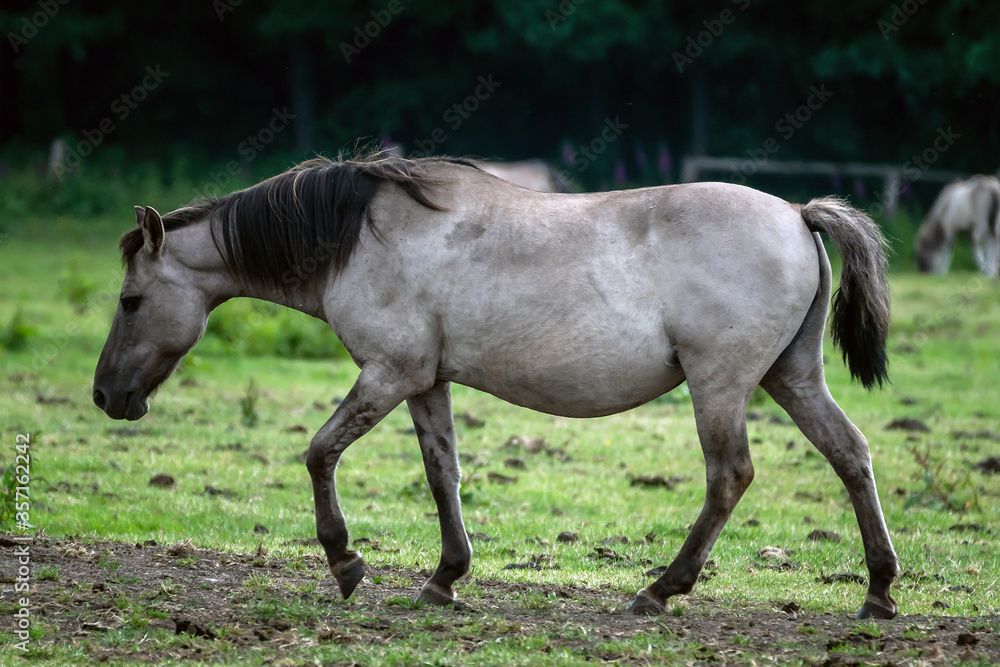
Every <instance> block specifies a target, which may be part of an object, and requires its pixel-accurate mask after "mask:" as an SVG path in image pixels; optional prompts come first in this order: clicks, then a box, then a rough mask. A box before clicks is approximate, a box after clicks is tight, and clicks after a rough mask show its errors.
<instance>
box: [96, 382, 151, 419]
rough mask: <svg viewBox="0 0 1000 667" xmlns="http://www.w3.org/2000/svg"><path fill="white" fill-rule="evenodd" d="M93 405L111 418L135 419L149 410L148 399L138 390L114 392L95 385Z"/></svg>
mask: <svg viewBox="0 0 1000 667" xmlns="http://www.w3.org/2000/svg"><path fill="white" fill-rule="evenodd" d="M94 405H96V406H97V407H99V408H100V409H101V410H104V412H105V414H107V415H108V416H109V417H111V418H112V419H127V420H129V421H135V420H136V419H139V418H141V417H142V416H143V415H145V414H146V413H147V412H149V401H148V400H146V396H145V395H143V394H141V393H140V392H138V391H128V392H114V391H110V390H108V389H106V388H102V387H98V386H95V387H94Z"/></svg>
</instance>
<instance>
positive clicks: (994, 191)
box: [916, 176, 1000, 277]
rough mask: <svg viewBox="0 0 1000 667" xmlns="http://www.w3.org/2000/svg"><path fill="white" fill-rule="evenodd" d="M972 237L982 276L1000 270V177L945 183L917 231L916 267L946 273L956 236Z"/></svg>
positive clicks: (993, 274)
mask: <svg viewBox="0 0 1000 667" xmlns="http://www.w3.org/2000/svg"><path fill="white" fill-rule="evenodd" d="M964 232H968V233H969V235H970V236H971V237H972V248H973V254H974V255H975V257H976V264H978V265H979V270H980V271H982V272H983V274H984V275H986V276H989V277H995V276H996V275H997V272H998V270H1000V180H998V179H997V177H996V176H973V177H972V178H969V179H966V180H964V181H955V182H953V183H950V184H948V185H947V186H945V188H944V189H943V190H941V194H939V195H938V198H937V199H936V200H935V201H934V205H933V206H932V207H931V210H930V212H929V213H928V214H927V218H926V220H924V224H923V225H921V226H920V231H919V232H918V233H917V241H916V249H917V268H918V269H919V270H920V271H922V272H926V273H930V272H933V273H939V274H942V275H943V274H945V273H948V267H949V266H951V255H952V248H953V246H954V243H955V237H956V236H958V235H959V234H960V233H964Z"/></svg>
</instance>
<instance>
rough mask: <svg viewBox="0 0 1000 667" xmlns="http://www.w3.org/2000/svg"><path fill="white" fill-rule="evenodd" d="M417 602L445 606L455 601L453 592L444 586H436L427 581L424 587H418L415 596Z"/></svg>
mask: <svg viewBox="0 0 1000 667" xmlns="http://www.w3.org/2000/svg"><path fill="white" fill-rule="evenodd" d="M417 602H418V603H419V604H429V605H434V606H435V607H447V606H448V605H450V604H454V602H455V594H454V593H453V592H452V591H451V590H449V589H446V588H443V587H441V586H438V585H437V584H432V583H431V582H429V581H428V582H427V583H426V584H424V587H423V588H421V589H420V595H419V596H417Z"/></svg>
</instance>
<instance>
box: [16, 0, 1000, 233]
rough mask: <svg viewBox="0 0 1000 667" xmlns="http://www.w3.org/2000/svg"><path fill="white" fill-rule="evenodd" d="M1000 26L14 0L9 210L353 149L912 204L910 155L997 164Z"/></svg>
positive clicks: (909, 17) (170, 196) (905, 12)
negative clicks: (756, 174)
mask: <svg viewBox="0 0 1000 667" xmlns="http://www.w3.org/2000/svg"><path fill="white" fill-rule="evenodd" d="M998 26H1000V3H996V2H988V1H986V0H982V1H976V0H945V1H942V2H926V0H902V1H898V2H890V1H889V0H854V1H852V2H843V1H842V0H839V1H834V0H818V1H816V2H808V3H804V2H794V3H793V2H776V1H774V0H717V1H716V2H710V3H694V2H680V1H678V0H663V1H660V2H643V1H639V0H631V1H610V0H484V1H481V2H465V3H460V2H443V1H441V0H423V1H419V2H418V1H411V0H375V1H374V2H370V3H360V2H353V1H350V0H325V1H324V0H320V1H317V2H303V1H302V0H293V1H291V2H288V1H286V2H278V1H277V0H261V1H258V2H249V1H246V0H199V1H196V2H183V3H174V4H163V3H122V2H108V1H106V0H104V1H102V0H94V1H90V2H82V1H79V0H4V2H3V7H2V9H0V28H2V34H3V36H4V44H3V45H2V48H0V191H2V192H3V193H2V194H0V215H2V216H6V217H11V216H15V217H16V216H24V215H32V216H33V215H42V214H46V213H55V214H59V213H66V214H75V215H90V214H96V215H103V214H110V213H116V214H120V215H123V216H125V217H127V215H128V212H129V210H130V209H129V208H128V206H129V205H131V204H132V203H136V202H134V201H132V199H131V198H134V197H135V196H137V195H139V194H143V195H144V196H143V199H142V202H148V203H151V204H155V205H158V206H160V207H161V208H162V209H169V208H171V206H174V205H180V204H182V203H184V202H185V201H187V200H189V199H192V198H194V197H196V196H200V195H204V194H208V195H212V194H224V193H226V192H228V191H231V190H232V189H234V188H236V187H238V186H242V185H247V184H250V183H253V182H256V181H258V180H260V179H261V178H263V177H266V176H269V175H271V174H273V173H276V172H278V171H281V170H283V169H285V168H287V167H288V166H290V164H292V163H293V162H295V161H297V160H299V159H302V158H305V157H308V156H311V155H315V154H317V153H320V154H325V155H331V156H332V155H336V154H337V152H338V151H341V150H345V149H346V150H353V149H354V148H355V147H356V146H357V145H358V142H359V141H361V142H368V143H369V144H373V143H374V144H378V143H382V144H388V143H389V142H392V143H395V144H397V145H399V146H400V147H401V149H402V150H403V152H404V153H405V154H408V155H412V154H416V153H418V152H421V153H449V154H459V155H476V156H484V157H491V158H500V159H521V158H527V157H541V158H544V159H546V160H548V161H549V162H551V163H552V164H553V165H555V166H556V167H557V168H558V169H560V170H563V171H564V173H566V175H567V176H569V177H570V179H571V180H572V181H573V182H574V183H575V184H576V186H577V188H578V189H587V190H589V189H599V188H609V187H628V186H634V185H650V184H656V183H665V182H676V181H677V179H678V178H679V170H680V161H681V159H682V157H683V156H684V155H692V154H693V155H715V156H734V157H741V158H746V159H748V160H751V161H753V160H755V159H757V160H759V159H770V160H788V159H812V160H831V161H865V162H876V163H884V164H890V165H909V166H911V167H913V166H914V165H915V166H916V168H914V169H911V170H910V171H909V174H910V175H911V176H913V178H911V179H910V180H911V181H913V182H915V183H916V185H918V186H921V187H924V188H925V189H926V192H923V193H922V194H920V188H919V187H917V188H910V187H909V186H907V190H906V192H904V199H907V198H910V200H912V197H914V196H918V199H920V198H921V197H922V200H921V201H920V202H917V203H916V204H915V205H916V206H923V207H925V206H926V205H927V204H928V203H929V200H930V199H931V198H932V197H933V196H934V194H936V192H937V190H938V189H939V188H940V184H939V183H937V184H934V185H933V187H929V186H930V184H928V183H924V184H920V183H919V181H920V178H919V174H920V170H921V169H923V168H924V166H923V165H922V163H919V161H918V163H914V162H913V161H912V160H913V158H914V157H919V156H921V155H923V156H924V160H925V161H926V158H927V156H931V157H932V158H933V159H932V160H931V161H930V163H928V164H926V166H927V167H933V168H935V169H945V170H954V171H959V172H967V173H982V172H987V173H992V172H994V171H996V169H997V167H998V163H1000V160H998V152H1000V150H998V149H1000V136H998V131H1000V85H998V84H1000V30H998V29H997V27H998ZM796 114H798V115H796ZM945 135H947V136H949V137H951V139H950V141H949V142H948V143H947V146H946V147H945V148H944V150H941V147H942V146H943V144H942V142H940V141H938V139H939V137H941V136H945ZM58 138H61V139H62V140H63V141H64V142H65V147H66V152H65V153H57V154H55V155H53V154H52V153H51V146H52V142H53V140H54V139H58ZM599 139H601V140H600V141H599ZM935 141H938V145H937V148H934V147H935ZM597 149H600V150H597ZM932 149H933V150H932ZM53 163H54V165H55V173H52V172H53ZM733 176H737V175H735V174H734V175H731V176H729V177H727V176H726V175H725V174H722V175H717V178H718V179H719V180H734V178H733ZM750 184H751V185H760V183H757V182H755V180H754V179H753V178H750ZM879 185H880V184H879V183H877V182H871V183H864V182H860V181H853V182H850V183H841V182H839V179H829V178H828V179H826V180H824V181H822V182H819V183H815V184H812V185H809V186H808V187H809V188H810V189H811V190H815V191H808V192H804V193H801V195H802V196H812V195H815V194H820V193H825V192H834V191H840V192H842V193H844V194H849V195H852V196H853V197H854V198H855V202H856V203H858V202H857V200H858V199H859V198H860V199H862V200H864V198H866V197H869V198H870V197H872V191H873V190H875V189H877V187H878V186H879ZM762 187H764V186H762ZM802 187H803V186H802V185H801V184H782V183H770V184H766V187H764V189H766V190H769V191H776V190H777V191H781V190H785V192H776V193H778V194H784V195H786V196H788V195H789V192H787V190H789V189H793V190H794V189H795V188H802ZM915 193H917V194H915ZM156 197H159V198H160V199H159V200H157V199H156ZM126 199H127V200H128V201H125V200H126ZM164 199H165V200H166V201H163V200H164ZM142 202H140V203H142ZM862 203H863V201H862ZM904 203H905V202H904ZM123 207H124V208H123Z"/></svg>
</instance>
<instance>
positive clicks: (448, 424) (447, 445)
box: [406, 382, 472, 606]
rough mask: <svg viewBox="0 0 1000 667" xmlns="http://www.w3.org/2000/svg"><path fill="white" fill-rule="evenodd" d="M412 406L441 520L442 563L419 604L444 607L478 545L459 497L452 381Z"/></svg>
mask: <svg viewBox="0 0 1000 667" xmlns="http://www.w3.org/2000/svg"><path fill="white" fill-rule="evenodd" d="M406 403H407V407H409V409H410V416H411V417H412V418H413V428H414V429H415V430H416V432H417V439H418V440H419V441H420V452H421V454H423V458H424V469H425V470H426V472H427V482H428V484H430V487H431V495H432V496H433V497H434V502H435V504H436V505H437V510H438V520H439V521H440V522H441V561H440V563H439V564H438V567H437V570H435V571H434V574H433V575H431V578H430V579H428V580H427V583H425V584H424V586H423V588H422V589H421V590H420V596H419V597H418V598H417V600H418V601H419V602H426V603H428V604H433V605H439V606H444V605H449V604H452V603H453V602H454V601H455V591H454V589H453V588H452V584H454V583H455V581H457V580H458V579H460V578H461V577H464V576H465V575H466V574H468V572H469V567H470V565H471V562H472V546H471V545H470V544H469V535H468V533H467V532H466V530H465V523H464V522H463V521H462V502H461V499H460V498H459V487H460V481H461V477H462V471H461V469H460V468H459V464H458V450H457V448H456V447H455V426H454V421H453V418H452V412H451V383H448V382H444V383H441V384H437V385H435V386H434V387H432V388H431V389H429V390H427V391H425V392H423V393H422V394H418V395H416V396H413V397H411V398H409V399H408V400H407V402H406Z"/></svg>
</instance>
